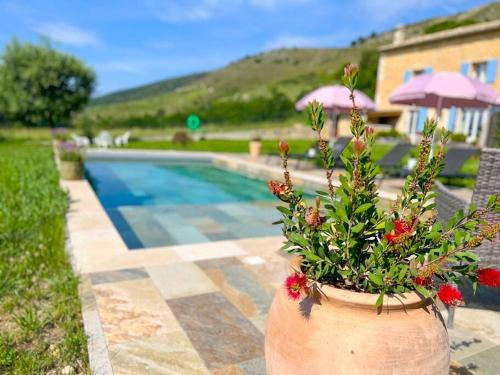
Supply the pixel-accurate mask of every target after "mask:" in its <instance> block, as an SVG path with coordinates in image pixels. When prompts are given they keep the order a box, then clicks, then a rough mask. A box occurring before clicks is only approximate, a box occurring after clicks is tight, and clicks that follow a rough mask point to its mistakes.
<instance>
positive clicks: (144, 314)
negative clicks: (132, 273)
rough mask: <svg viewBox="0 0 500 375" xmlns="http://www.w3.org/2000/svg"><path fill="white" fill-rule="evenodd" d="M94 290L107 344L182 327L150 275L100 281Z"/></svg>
mask: <svg viewBox="0 0 500 375" xmlns="http://www.w3.org/2000/svg"><path fill="white" fill-rule="evenodd" d="M94 291H95V295H96V300H97V306H98V308H99V312H100V315H101V322H102V326H103V331H104V333H105V335H106V339H107V341H108V344H114V343H118V342H124V341H130V340H138V339H143V338H147V337H152V336H160V335H165V334H168V333H171V332H175V331H180V330H181V327H180V325H179V323H178V322H177V320H176V319H175V316H174V315H173V314H172V311H171V310H170V309H169V308H168V306H167V304H166V303H165V301H164V300H163V298H162V296H161V295H160V292H159V291H158V289H156V287H155V286H154V284H153V282H152V281H151V279H149V278H147V279H138V280H130V281H122V282H119V283H114V284H99V285H96V286H94Z"/></svg>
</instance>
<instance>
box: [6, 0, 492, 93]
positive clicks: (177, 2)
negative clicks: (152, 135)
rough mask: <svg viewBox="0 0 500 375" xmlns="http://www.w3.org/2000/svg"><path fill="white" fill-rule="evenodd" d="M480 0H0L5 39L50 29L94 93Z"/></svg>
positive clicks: (342, 40)
mask: <svg viewBox="0 0 500 375" xmlns="http://www.w3.org/2000/svg"><path fill="white" fill-rule="evenodd" d="M488 2H489V1H481V0H475V1H471V0H454V1H452V0H440V1H436V0H391V1H388V0H351V1H337V0H330V1H328V0H197V1H194V0H142V1H139V0H116V1H109V0H108V1H106V0H101V1H97V0H87V1H76V0H66V1H64V0H59V1H49V0H45V1H38V0H30V1H20V0H0V25H1V27H0V47H1V48H2V49H3V45H5V43H7V42H8V41H9V40H10V39H11V38H12V37H14V36H15V37H17V38H18V39H19V40H21V41H38V40H40V36H41V35H44V36H45V37H48V38H50V39H51V40H52V41H53V45H54V46H55V47H56V48H58V49H60V50H62V51H66V52H69V53H72V54H74V55H76V56H78V57H80V58H82V59H83V60H85V62H86V63H87V64H88V65H90V66H91V67H92V68H93V69H94V70H95V71H96V72H97V77H98V87H97V92H96V94H103V93H107V92H110V91H114V90H117V89H121V88H127V87H131V86H136V85H139V84H142V83H149V82H152V81H155V80H159V79H163V78H167V77H173V76H178V75H182V74H187V73H192V72H200V71H206V70H210V69H213V68H218V67H222V66H224V65H226V64H227V63H229V62H231V61H234V60H236V59H239V58H241V57H243V56H246V55H250V54H254V53H258V52H261V51H264V50H269V49H273V48H278V47H338V46H346V45H349V43H350V42H351V41H352V40H354V39H356V38H357V37H359V36H364V35H368V34H370V33H371V32H372V31H377V32H380V31H383V30H387V29H389V28H392V27H394V26H395V25H396V24H399V23H411V22H415V21H419V20H423V19H426V18H429V17H434V16H442V15H448V14H452V13H455V12H459V11H462V10H466V9H468V8H471V7H474V6H478V5H481V4H486V3H488Z"/></svg>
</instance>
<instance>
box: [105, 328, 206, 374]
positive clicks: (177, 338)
mask: <svg viewBox="0 0 500 375" xmlns="http://www.w3.org/2000/svg"><path fill="white" fill-rule="evenodd" d="M110 354H111V358H112V359H111V361H112V364H113V370H114V373H115V375H138V374H158V375H160V374H162V375H163V374H172V375H173V374H183V375H184V374H185V375H198V374H209V371H208V370H207V368H206V367H205V364H204V363H203V360H202V359H201V358H200V356H199V355H198V353H197V352H196V350H194V348H193V347H192V345H191V343H190V342H189V339H188V338H187V336H186V335H185V333H184V332H181V331H177V332H172V333H169V334H166V335H162V336H155V337H150V338H147V339H142V340H134V341H127V342H122V343H119V344H115V345H112V346H111V347H110Z"/></svg>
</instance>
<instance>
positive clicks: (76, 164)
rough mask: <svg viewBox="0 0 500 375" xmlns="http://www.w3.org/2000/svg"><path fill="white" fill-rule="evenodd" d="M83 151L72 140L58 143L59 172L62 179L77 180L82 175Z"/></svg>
mask: <svg viewBox="0 0 500 375" xmlns="http://www.w3.org/2000/svg"><path fill="white" fill-rule="evenodd" d="M83 161H84V157H83V153H82V152H81V150H80V149H79V148H78V147H77V146H76V145H75V144H74V143H73V142H64V143H61V144H60V145H59V174H60V176H61V178H62V179H63V180H79V179H81V178H82V177H83Z"/></svg>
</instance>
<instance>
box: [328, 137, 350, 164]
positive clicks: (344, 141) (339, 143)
mask: <svg viewBox="0 0 500 375" xmlns="http://www.w3.org/2000/svg"><path fill="white" fill-rule="evenodd" d="M351 140H352V136H348V137H339V138H338V139H337V140H336V141H335V142H333V144H330V147H331V149H332V152H333V160H334V165H335V166H336V167H343V166H344V163H342V161H341V160H340V154H342V151H344V150H345V148H346V147H347V146H348V145H349V143H351Z"/></svg>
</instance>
